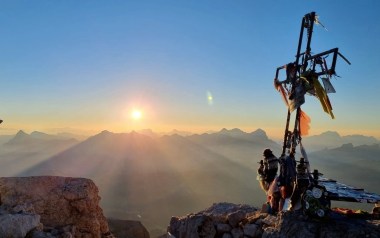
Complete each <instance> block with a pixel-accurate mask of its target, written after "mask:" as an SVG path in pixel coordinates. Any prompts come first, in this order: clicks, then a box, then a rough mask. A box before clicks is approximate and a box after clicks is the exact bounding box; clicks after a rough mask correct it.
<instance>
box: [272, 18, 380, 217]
mask: <svg viewBox="0 0 380 238" xmlns="http://www.w3.org/2000/svg"><path fill="white" fill-rule="evenodd" d="M315 24H320V25H322V23H320V22H319V20H318V16H317V15H316V14H315V12H310V13H308V14H306V15H304V17H303V18H302V22H301V31H300V35H299V41H298V47H297V53H296V60H295V61H294V62H291V63H288V64H286V65H283V66H280V67H278V68H277V70H276V77H275V79H274V85H275V88H276V89H277V90H278V91H279V92H280V93H281V94H282V98H283V100H284V101H285V103H286V105H287V107H288V112H287V118H286V126H285V133H284V140H283V146H282V154H281V157H280V158H281V159H282V158H285V157H286V149H288V153H289V155H288V157H291V158H293V159H294V161H295V158H294V154H295V152H296V148H297V146H298V145H299V144H300V146H301V153H302V154H303V156H304V157H306V158H304V159H305V161H306V164H307V168H306V169H307V174H309V176H310V181H311V183H310V184H309V185H308V187H307V188H306V190H305V191H302V194H303V195H302V197H301V203H302V209H303V210H304V212H305V213H307V214H310V215H313V216H317V217H324V216H325V215H326V212H328V211H329V209H330V205H331V203H330V201H331V200H336V201H350V202H362V203H376V204H377V205H379V206H380V195H378V194H374V193H369V192H367V191H365V190H364V189H361V188H356V187H352V186H348V185H345V184H342V183H339V182H337V181H335V180H332V179H327V178H321V177H319V176H320V175H322V174H320V173H319V172H318V170H314V172H313V173H311V172H310V165H309V162H308V161H307V156H305V155H306V152H304V151H303V147H302V143H301V140H302V135H306V134H307V130H308V126H306V127H305V121H306V124H307V123H308V122H309V120H310V119H309V118H308V116H307V115H306V114H305V113H304V112H303V111H302V110H301V105H302V104H303V103H304V102H305V97H304V96H305V94H309V95H312V96H315V97H317V98H318V100H319V101H320V103H321V105H322V108H323V110H324V111H325V112H326V113H328V114H329V115H330V116H331V117H332V118H334V114H333V113H332V106H331V103H330V100H329V97H328V95H327V94H328V93H335V89H334V87H333V86H332V84H331V82H330V79H331V77H332V76H333V75H336V71H335V67H336V62H337V58H338V56H340V57H341V58H342V59H343V60H344V61H346V62H347V63H348V64H351V63H350V62H349V61H348V60H347V59H346V58H345V57H344V56H343V55H342V54H341V53H340V52H339V49H338V48H333V49H330V50H327V51H324V52H322V53H317V54H312V52H311V47H310V45H311V39H312V36H313V29H314V25H315ZM322 26H323V25H322ZM323 27H324V26H323ZM305 30H306V34H305ZM305 36H306V47H305V50H304V51H303V52H301V50H302V47H303V40H304V37H305ZM328 57H330V58H329V59H328V60H329V61H330V64H328V63H327V60H326V59H327V58H328ZM282 69H285V70H286V79H285V80H282V81H280V80H279V79H278V77H279V72H280V70H282ZM320 80H321V81H322V83H323V87H322V84H321V83H320ZM294 111H295V120H294V128H293V131H291V130H290V129H289V127H290V118H291V115H292V112H294ZM305 118H306V119H305ZM280 161H281V160H280ZM297 173H298V172H297ZM297 189H298V188H297V186H295V189H294V191H296V190H297ZM293 195H294V193H293Z"/></svg>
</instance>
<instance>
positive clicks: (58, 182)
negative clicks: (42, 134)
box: [0, 176, 111, 238]
mask: <svg viewBox="0 0 380 238" xmlns="http://www.w3.org/2000/svg"><path fill="white" fill-rule="evenodd" d="M98 192H99V191H98V188H97V187H96V185H95V184H94V183H93V182H92V181H91V180H89V179H85V178H69V177H56V176H40V177H14V178H0V197H1V205H2V206H6V207H11V208H17V209H18V210H21V211H22V210H29V211H34V212H35V213H36V214H38V215H40V217H41V223H43V224H44V226H47V227H66V226H73V227H75V228H76V229H75V231H74V233H75V234H72V233H71V232H67V235H66V236H69V235H68V233H71V234H72V235H73V237H78V238H84V237H91V238H92V237H94V238H97V237H107V236H108V237H110V236H111V234H110V232H109V228H108V224H107V221H106V219H105V217H104V215H103V211H102V209H101V208H100V207H99V201H100V197H99V196H98ZM23 204H24V205H23ZM20 205H22V206H24V207H22V206H21V207H20Z"/></svg>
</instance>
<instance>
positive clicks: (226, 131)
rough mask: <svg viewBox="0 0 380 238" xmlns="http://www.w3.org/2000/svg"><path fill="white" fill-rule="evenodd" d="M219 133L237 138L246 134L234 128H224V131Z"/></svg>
mask: <svg viewBox="0 0 380 238" xmlns="http://www.w3.org/2000/svg"><path fill="white" fill-rule="evenodd" d="M219 133H220V134H224V135H231V136H237V135H242V134H245V132H244V131H242V130H240V129H239V128H234V129H231V130H228V129H226V128H223V129H222V130H220V131H219Z"/></svg>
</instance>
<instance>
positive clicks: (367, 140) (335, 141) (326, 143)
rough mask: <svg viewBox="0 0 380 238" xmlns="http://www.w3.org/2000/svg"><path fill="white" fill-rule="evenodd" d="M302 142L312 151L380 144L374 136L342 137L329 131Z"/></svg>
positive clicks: (309, 137) (304, 139)
mask: <svg viewBox="0 0 380 238" xmlns="http://www.w3.org/2000/svg"><path fill="white" fill-rule="evenodd" d="M302 142H303V144H304V145H305V146H306V147H308V148H309V149H311V150H312V151H317V150H323V149H331V148H336V147H340V146H342V145H343V144H348V143H351V144H353V145H354V146H360V145H373V144H378V143H380V141H379V140H377V139H376V138H375V137H373V136H364V135H347V136H340V135H339V134H338V132H335V131H327V132H324V133H322V134H320V135H314V136H307V137H304V138H303V139H302Z"/></svg>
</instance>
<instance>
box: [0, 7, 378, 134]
mask: <svg viewBox="0 0 380 238" xmlns="http://www.w3.org/2000/svg"><path fill="white" fill-rule="evenodd" d="M379 10H380V1H376V0H372V1H371V0H364V1H357V0H345V1H327V0H324V1H321V0H318V1H312V0H307V1H306V0H302V1H280V0H278V1H253V0H252V1H248V0H246V1H232V0H231V1H222V0H217V1H200V0H199V1H180V0H175V1H174V0H166V1H162V0H156V1H51V0H49V1H42V0H41V1H1V2H0V81H1V89H0V90H1V91H0V118H2V119H3V120H4V123H3V124H2V125H1V127H0V128H1V129H0V133H1V134H10V133H13V132H16V131H17V130H19V129H24V130H26V131H27V132H31V131H34V130H39V131H45V132H58V131H62V130H69V131H77V132H80V131H81V132H83V133H84V132H88V133H96V132H99V131H101V130H104V129H107V130H110V131H114V132H126V131H130V130H139V129H143V128H152V129H153V130H155V131H170V130H172V129H179V130H188V131H194V132H202V131H208V130H219V129H221V128H223V127H225V128H235V127H237V128H241V129H243V130H246V131H252V130H255V129H257V128H262V129H264V130H266V131H267V132H268V134H269V135H270V136H272V137H277V136H279V137H280V136H281V134H282V133H283V130H284V129H283V127H284V125H285V116H286V107H285V106H284V104H283V102H282V101H281V98H280V95H279V94H278V93H277V92H276V91H275V90H274V88H273V83H272V82H273V78H274V75H275V69H276V68H277V67H278V66H280V65H283V64H285V63H288V62H291V61H294V59H295V58H294V55H295V53H296V47H297V41H298V36H299V30H300V22H301V18H302V16H303V15H304V14H306V13H308V12H311V11H316V12H317V14H318V15H319V16H320V20H321V22H322V23H323V24H324V25H325V26H326V27H327V29H328V31H326V30H324V29H323V28H322V27H316V28H315V31H314V37H313V42H312V51H313V52H314V53H317V52H320V51H323V50H328V49H331V48H334V47H339V48H340V51H341V52H342V53H343V54H344V55H345V56H346V57H347V58H348V59H349V60H350V61H351V62H352V65H351V66H349V65H347V64H346V63H344V62H343V61H342V60H339V62H338V65H337V73H338V74H339V75H340V76H341V78H337V79H333V80H332V82H333V84H334V86H335V89H336V90H337V93H336V94H330V99H331V102H332V106H333V109H334V110H333V112H334V114H335V116H336V119H335V120H332V119H331V118H330V117H329V115H327V114H326V113H324V112H323V110H322V108H321V106H320V104H319V102H318V101H317V99H316V98H313V97H307V98H306V104H305V105H304V106H303V110H304V111H305V112H306V113H308V115H309V116H310V117H311V119H312V124H311V131H310V132H311V134H318V133H320V132H323V131H326V130H334V131H338V132H339V133H341V134H342V135H346V134H358V133H360V134H365V135H373V136H375V137H377V138H380V126H379V121H380V120H379V119H380V110H379V106H378V103H379V101H380V91H379V90H380V80H379V79H378V78H379V75H380V60H379V58H380V57H379V53H380V44H379V38H380V37H379V36H380V27H379V23H380V20H379V16H378V11H379ZM208 94H211V95H212V97H213V102H212V104H211V103H209V101H208ZM133 108H137V109H139V110H141V112H142V118H141V119H140V120H133V119H131V117H130V113H131V111H132V110H133Z"/></svg>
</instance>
